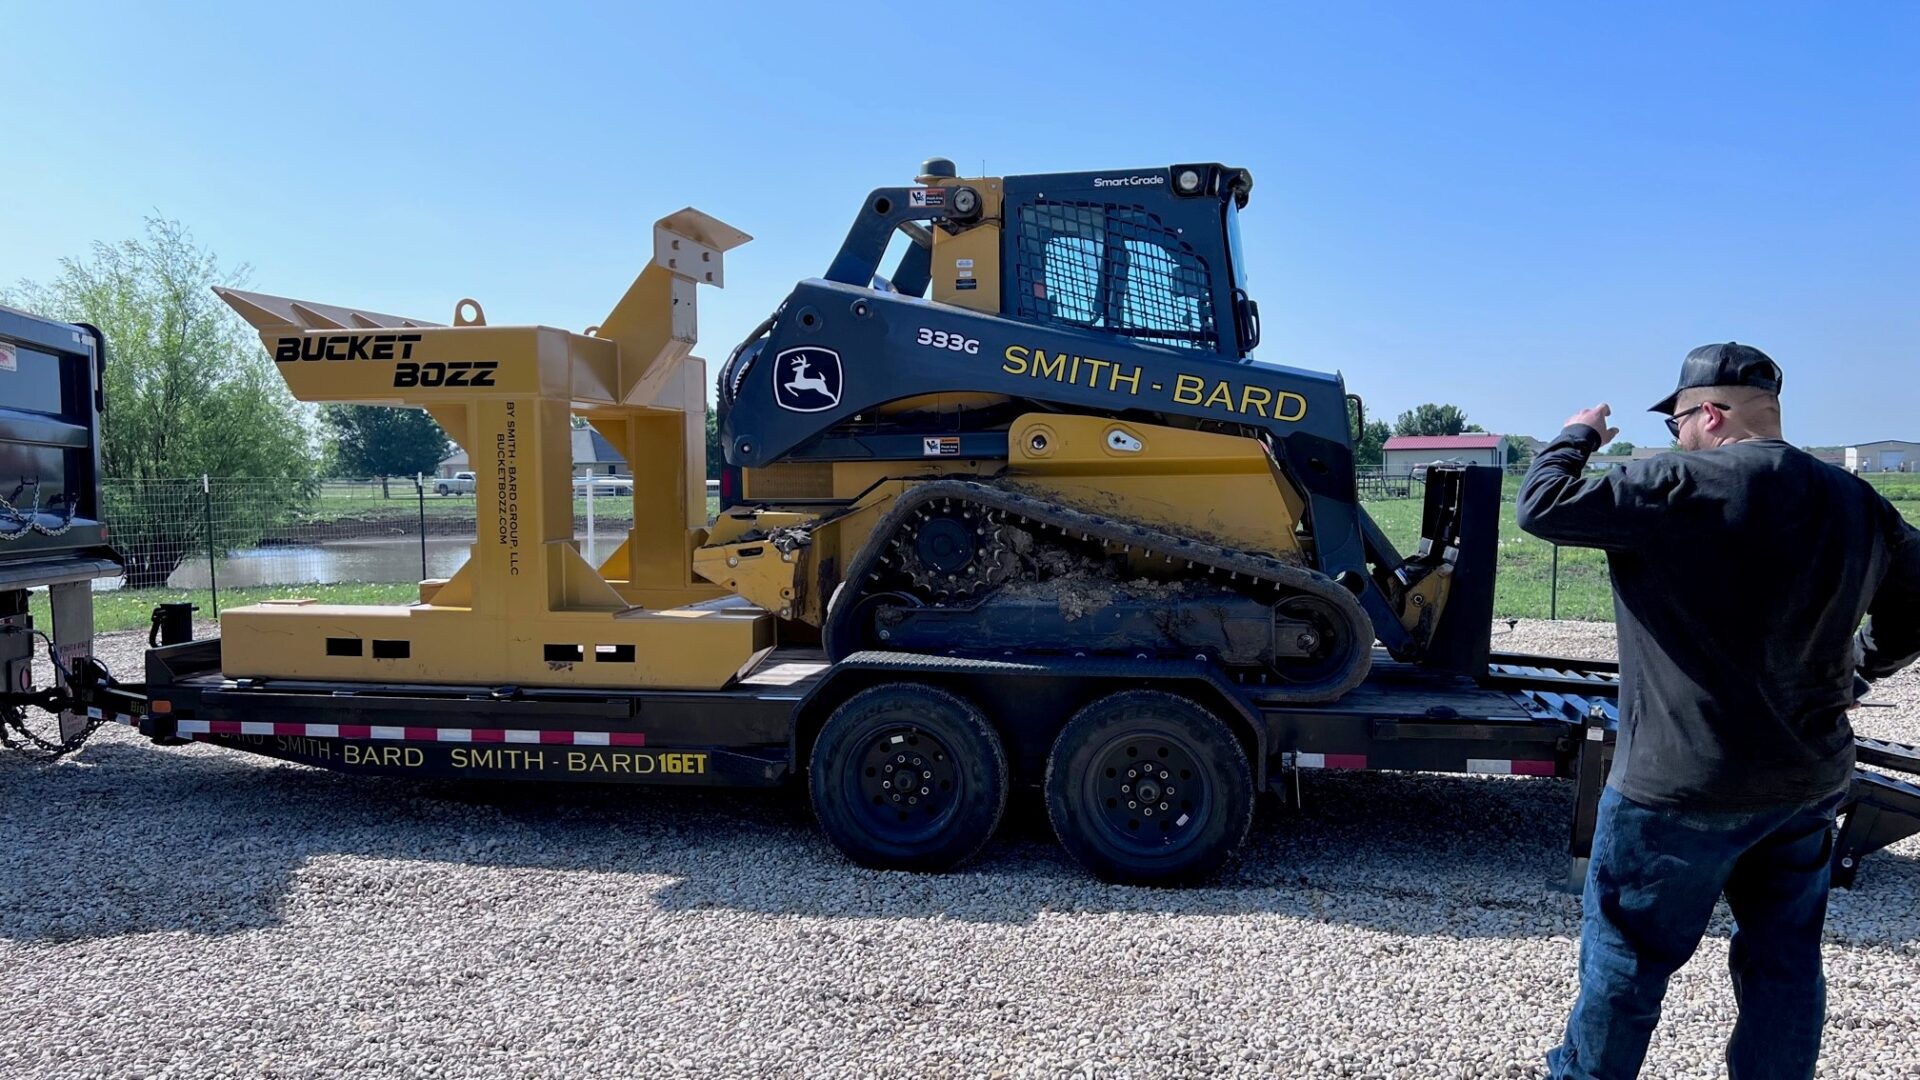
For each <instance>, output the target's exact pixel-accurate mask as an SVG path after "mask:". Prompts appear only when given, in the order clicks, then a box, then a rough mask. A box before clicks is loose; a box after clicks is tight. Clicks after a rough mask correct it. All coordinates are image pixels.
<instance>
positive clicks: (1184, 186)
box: [1173, 169, 1206, 195]
mask: <svg viewBox="0 0 1920 1080" xmlns="http://www.w3.org/2000/svg"><path fill="white" fill-rule="evenodd" d="M1205 179H1206V178H1205V177H1203V176H1201V175H1200V170H1198V169H1181V170H1180V171H1179V172H1177V173H1175V174H1174V177H1173V187H1174V190H1176V191H1178V192H1179V193H1180V194H1182V195H1198V194H1200V184H1201V183H1202V182H1203V181H1204V180H1205Z"/></svg>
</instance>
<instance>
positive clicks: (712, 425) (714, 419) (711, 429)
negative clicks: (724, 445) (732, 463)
mask: <svg viewBox="0 0 1920 1080" xmlns="http://www.w3.org/2000/svg"><path fill="white" fill-rule="evenodd" d="M726 464H727V459H726V458H725V457H723V456H722V455H721V453H720V414H719V412H718V411H717V410H715V409H714V407H713V406H712V405H708V406H707V479H709V480H718V479H720V470H721V469H722V468H724V467H725V466H726Z"/></svg>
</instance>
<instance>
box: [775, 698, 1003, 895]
mask: <svg viewBox="0 0 1920 1080" xmlns="http://www.w3.org/2000/svg"><path fill="white" fill-rule="evenodd" d="M901 776H908V777H910V778H911V779H910V781H909V783H908V785H905V786H900V785H897V783H896V782H897V781H898V780H899V778H900V777H901ZM1007 786H1008V769H1007V753H1006V749H1005V748H1004V747H1003V746H1002V745H1001V743H1000V736H999V734H998V733H997V732H995V731H994V729H993V725H992V724H990V723H988V722H987V718H986V716H985V714H983V713H981V711H980V710H979V709H978V708H976V707H974V706H973V705H972V704H971V703H969V702H967V701H966V700H965V699H963V698H961V697H958V696H957V695H954V694H951V693H948V692H947V691H945V690H941V689H938V688H936V687H932V686H927V685H925V684H922V683H912V682H894V683H884V684H882V685H880V686H874V687H869V688H868V689H866V690H862V691H861V692H859V693H858V694H855V695H854V696H852V697H851V698H848V699H847V700H846V702H845V703H844V704H842V705H841V706H840V707H839V708H837V709H835V710H834V711H833V715H831V716H829V717H828V718H827V722H826V724H825V725H824V726H822V727H821V729H820V735H819V737H818V738H817V739H815V740H814V743H813V752H812V753H811V754H810V755H809V757H808V763H807V788H808V792H809V794H810V795H811V796H812V799H813V813H814V816H815V817H816V818H817V819H818V820H819V822H820V828H821V829H822V830H823V831H824V832H825V833H826V834H827V839H828V840H830V841H831V842H832V843H833V846H834V847H836V848H839V849H840V851H841V853H842V854H844V855H846V857H847V858H849V859H852V860H853V861H854V862H857V863H859V864H860V865H862V866H870V867H873V868H874V869H877V870H916V871H924V872H931V873H938V872H940V871H943V870H948V869H951V868H953V867H954V866H956V865H958V864H960V863H962V862H964V861H966V860H967V859H968V858H969V857H971V856H972V855H973V854H974V853H976V852H978V851H979V850H980V849H981V848H982V847H983V846H985V845H986V842H987V841H988V840H989V839H991V838H992V836H993V832H994V830H995V829H996V828H998V827H999V825H1000V816H1001V814H1002V813H1004V812H1005V810H1006V806H1007Z"/></svg>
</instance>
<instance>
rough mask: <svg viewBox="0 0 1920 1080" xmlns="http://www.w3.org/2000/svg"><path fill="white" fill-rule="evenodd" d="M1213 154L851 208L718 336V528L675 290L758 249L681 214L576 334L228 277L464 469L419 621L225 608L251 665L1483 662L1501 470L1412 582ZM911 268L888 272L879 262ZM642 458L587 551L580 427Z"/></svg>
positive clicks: (463, 669)
mask: <svg viewBox="0 0 1920 1080" xmlns="http://www.w3.org/2000/svg"><path fill="white" fill-rule="evenodd" d="M1251 190H1252V178H1251V177H1250V176H1249V175H1248V174H1247V173H1246V172H1245V171H1244V170H1241V169H1234V168H1229V167H1226V166H1222V165H1217V164H1193V165H1176V166H1173V167H1172V168H1168V169H1136V170H1115V171H1111V172H1088V173H1065V174H1049V175H1041V176H1013V177H1006V178H972V179H961V178H959V177H956V176H955V175H954V169H953V167H952V165H951V163H949V162H946V161H944V160H939V159H936V160H933V161H930V162H928V163H926V165H925V166H923V170H922V173H921V175H920V176H919V177H918V178H917V181H916V183H915V184H913V185H911V186H906V187H898V188H882V189H879V190H877V191H874V192H872V193H871V194H869V195H868V196H867V198H866V199H865V200H864V201H863V202H862V204H861V206H860V209H859V211H858V216H857V218H856V220H855V222H854V224H853V227H852V229H851V230H850V232H849V233H848V235H847V239H846V241H845V243H844V244H843V245H842V246H841V249H840V251H839V253H838V254H837V255H836V256H835V257H834V259H833V261H832V264H831V265H830V266H829V268H828V270H827V273H826V276H825V277H824V278H821V279H814V280H808V281H804V282H802V283H801V284H799V285H798V286H797V287H796V288H795V289H794V290H793V292H792V293H791V294H790V295H789V296H788V297H787V298H786V300H785V301H784V302H783V303H782V304H781V305H780V307H779V309H778V310H777V311H776V312H775V313H774V314H773V315H772V316H771V317H770V318H768V319H767V320H766V322H765V323H764V324H762V325H761V326H760V327H759V328H758V329H756V330H755V331H754V332H753V334H751V335H750V336H749V338H748V339H747V340H746V341H745V342H743V343H742V344H741V345H740V346H739V347H738V348H736V349H734V350H733V352H732V354H731V355H730V356H729V357H728V359H727V361H726V363H725V364H724V365H722V368H721V370H720V372H719V379H718V386H717V396H718V401H719V408H720V410H721V431H722V441H723V446H724V451H725V454H726V458H727V466H726V469H725V472H724V479H723V482H722V492H723V506H724V508H723V510H722V512H721V514H720V516H719V518H718V520H717V521H715V522H713V523H711V524H710V525H709V524H708V523H707V522H706V515H705V512H704V505H703V501H702V496H701V493H702V491H703V484H702V479H703V472H704V469H705V461H704V456H705V454H704V441H703V422H704V409H705V401H704V399H703V388H704V385H705V381H706V376H705V373H704V365H703V364H702V363H701V362H700V361H699V360H698V359H696V358H693V357H692V356H691V355H690V351H691V348H692V345H693V343H694V340H695V336H696V335H695V330H696V326H695V307H694V303H695V295H694V293H695V289H696V288H697V286H698V285H700V284H711V285H716V286H717V285H719V284H721V283H722V280H723V276H722V266H721V260H722V256H723V255H724V253H725V252H726V251H728V250H730V249H731V248H733V247H736V246H738V245H739V244H741V243H744V242H745V240H746V239H747V237H746V235H745V234H743V233H740V232H738V231H737V230H734V229H732V228H730V227H728V226H726V225H724V224H722V223H720V222H719V221H716V220H715V219H713V218H711V217H708V216H706V215H705V214H701V213H700V212H698V211H695V210H684V211H681V212H680V213H678V214H674V215H672V216H670V217H668V218H665V219H662V221H661V222H660V224H659V226H658V228H657V230H656V237H655V240H656V249H657V252H656V256H655V258H654V261H653V263H652V265H650V266H649V267H648V268H647V270H646V271H645V273H643V274H642V275H641V277H640V278H639V280H638V281H636V282H635V283H634V285H633V287H632V289H630V290H629V292H628V293H627V295H626V296H625V298H623V299H622V300H621V302H620V304H619V305H618V306H617V307H616V308H615V309H614V311H613V313H612V314H611V315H609V316H608V318H607V320H606V322H605V323H603V324H602V325H600V326H598V327H595V328H592V329H590V330H589V331H587V332H586V333H583V334H574V333H569V332H567V331H563V330H557V329H553V328H548V327H504V328H503V327H492V326H488V325H486V322H485V319H484V316H483V315H482V314H481V312H480V309H479V306H478V304H476V303H474V302H473V301H471V300H463V301H461V302H460V304H459V305H458V308H457V312H456V318H455V322H454V325H453V326H437V325H432V324H429V323H425V322H422V321H419V320H413V319H405V318H400V317H397V316H389V315H381V314H378V313H372V312H366V311H360V310H355V309H348V308H338V307H333V306H330V305H324V304H315V303H309V302H301V301H294V300H288V299H285V298H281V297H273V296H265V295H261V294H254V293H243V292H238V291H232V290H223V291H222V295H223V296H224V297H225V298H226V299H227V300H228V302H229V303H230V304H232V306H233V307H234V308H235V309H236V310H238V311H239V312H240V313H241V314H242V315H243V316H245V317H246V318H247V319H248V320H250V321H251V322H252V323H253V324H254V325H255V326H256V327H257V328H258V329H259V330H260V331H261V334H262V337H263V339H264V340H265V342H266V344H267V346H268V348H269V349H270V350H271V351H272V353H273V355H274V357H275V359H276V360H277V361H279V365H278V366H279V369H280V371H281V372H282V373H283V374H284V375H285V376H286V378H287V381H288V384H289V386H290V387H291V388H292V389H293V391H294V394H295V396H297V397H299V398H301V399H302V400H306V401H355V402H363V403H376V404H396V405H414V406H420V407H424V408H426V409H427V410H428V411H430V412H431V413H432V414H433V415H434V416H435V417H436V418H437V419H438V420H439V421H440V423H441V425H442V426H443V427H445V428H446V430H447V431H448V433H449V434H450V435H451V436H452V437H453V438H454V439H455V440H456V441H458V442H459V443H460V444H461V445H462V446H463V447H465V448H466V450H467V452H468V455H469V459H470V460H472V461H474V462H476V463H477V466H478V467H477V468H476V472H477V473H479V475H480V477H481V481H480V486H481V491H480V493H479V500H478V501H479V513H480V519H481V520H480V530H479V532H480V536H479V540H478V542H477V543H476V544H475V545H474V548H473V554H472V558H471V559H470V560H469V562H468V563H467V564H466V566H465V567H463V568H462V569H461V570H460V571H459V572H458V573H457V574H455V575H454V577H453V578H451V579H450V580H447V581H429V582H425V583H423V585H422V588H421V598H420V603H419V604H417V605H410V606H406V607H390V608H365V607H324V606H315V605H296V606H284V605H258V606H254V607H249V608H240V609H234V610H232V611H229V612H228V613H227V614H226V615H225V616H224V617H223V619H224V623H225V627H226V636H225V641H226V645H225V647H224V656H223V662H224V665H225V667H226V670H227V671H228V673H229V674H239V675H248V676H257V677H281V678H285V677H316V678H367V677H375V676H377V677H380V678H385V679H393V678H396V677H397V678H405V679H408V680H412V681H417V682H421V683H480V682H488V681H499V680H500V679H510V680H512V681H513V682H515V683H516V684H519V685H549V686H640V687H681V688H689V689H713V688H718V687H721V686H724V685H727V684H728V683H729V682H730V681H731V680H733V679H734V678H736V677H738V676H740V675H741V674H743V673H745V672H747V671H750V670H751V669H752V668H753V667H754V666H755V665H756V664H757V663H758V662H759V661H760V660H761V659H762V658H763V657H764V656H765V655H766V653H767V652H768V651H769V650H771V649H772V648H773V647H774V645H775V643H776V641H779V642H782V643H788V644H814V643H818V644H823V645H824V646H825V649H826V652H827V654H828V655H829V657H830V658H832V659H836V660H837V659H840V658H843V657H845V656H847V655H850V654H852V653H855V652H858V651H860V650H864V649H876V648H877V649H886V650H892V651H897V652H909V653H931V654H940V655H956V656H981V657H1004V656H1027V655H1048V654H1051V655H1067V656H1087V657H1104V658H1134V659H1139V658H1159V657H1186V658H1191V657H1195V656H1201V657H1206V658H1209V659H1210V660H1212V661H1214V662H1217V663H1219V664H1220V665H1222V666H1223V667H1224V668H1226V669H1227V670H1229V671H1231V672H1233V673H1234V674H1235V675H1236V677H1240V678H1252V679H1255V680H1257V682H1258V683H1259V684H1261V685H1269V686H1272V687H1273V688H1274V692H1275V693H1276V694H1279V695H1281V696H1284V697H1286V698H1288V699H1289V700H1296V701H1328V700H1333V699H1335V698H1338V697H1339V696H1340V695H1341V694H1343V693H1344V692H1346V691H1347V690H1349V689H1351V688H1352V687H1354V686H1356V685H1358V684H1359V683H1360V682H1361V680H1362V679H1364V678H1365V676H1366V673H1367V670H1368V666H1369V663H1370V657H1371V655H1372V650H1373V645H1374V642H1375V640H1376V639H1378V641H1380V642H1381V643H1382V644H1384V645H1385V646H1386V647H1387V648H1388V649H1389V650H1390V651H1391V652H1392V654H1393V655H1394V656H1395V657H1396V658H1399V659H1405V660H1414V661H1417V662H1420V663H1424V664H1428V665H1431V666H1436V667H1441V668H1445V669H1449V670H1455V671H1460V672H1464V673H1468V674H1477V673H1480V672H1483V671H1484V670H1485V665H1486V656H1487V626H1488V618H1489V616H1490V614H1491V610H1492V593H1493V574H1492V559H1493V551H1494V544H1495V523H1494V514H1495V511H1496V504H1497V498H1498V490H1497V477H1495V476H1492V475H1490V474H1485V473H1480V474H1476V473H1474V472H1472V471H1471V470H1451V471H1449V470H1445V469H1435V470H1434V471H1433V472H1432V473H1431V474H1430V476H1429V478H1428V480H1429V482H1428V493H1427V508H1426V511H1427V512H1426V523H1425V535H1424V539H1423V540H1422V541H1421V544H1420V548H1419V550H1418V551H1417V552H1416V553H1414V554H1413V555H1412V556H1411V557H1408V558H1402V557H1401V556H1400V555H1399V554H1398V553H1397V552H1395V551H1394V549H1393V547H1392V545H1391V544H1390V543H1389V542H1388V541H1387V539H1386V538H1385V537H1384V536H1383V535H1382V534H1381V532H1380V530H1379V529H1378V528H1376V527H1375V526H1374V525H1373V523H1372V522H1371V521H1370V520H1369V519H1368V517H1367V515H1366V513H1365V512H1364V511H1363V510H1362V508H1361V507H1360V505H1359V503H1358V501H1357V496H1356V490H1355V482H1354V465H1353V452H1352V436H1351V429H1350V420H1351V418H1352V417H1353V416H1357V415H1358V413H1359V408H1358V401H1357V399H1351V400H1352V401H1353V404H1354V408H1353V409H1352V411H1351V412H1350V409H1349V401H1350V399H1349V397H1348V395H1346V393H1345V389H1344V386H1343V384H1342V381H1341V379H1340V377H1339V376H1337V375H1323V374H1318V373H1314V372H1310V371H1303V370H1299V369H1295V368H1289V367H1281V366H1278V365H1274V364H1266V363H1261V362H1258V361H1255V360H1253V359H1252V358H1251V355H1250V354H1251V353H1252V351H1253V349H1254V347H1255V346H1256V345H1257V344H1258V342H1259V328H1260V320H1259V311H1258V308H1257V306H1256V305H1255V303H1254V302H1253V300H1252V299H1251V298H1249V296H1248V295H1247V291H1246V279H1245V266H1244V261H1243V256H1242V253H1241V251H1240V246H1239V242H1238V237H1239V229H1238V223H1237V222H1238V216H1239V214H1240V212H1241V211H1242V210H1243V209H1244V208H1245V207H1246V205H1247V200H1248V195H1249V193H1250V192H1251ZM896 235H900V236H904V237H905V238H906V243H905V244H904V254H903V255H902V256H901V257H900V258H899V260H898V264H897V265H896V266H894V267H892V268H891V271H890V273H889V274H887V275H885V276H883V275H882V274H881V271H882V266H881V262H882V260H883V259H884V258H885V256H886V254H887V252H888V249H889V243H890V241H891V240H892V239H893V238H894V237H895V236H896ZM576 414H577V415H582V416H585V417H586V419H587V420H588V421H589V422H591V423H592V424H593V425H594V426H595V427H596V428H597V429H598V430H600V431H601V432H602V434H604V435H606V437H607V438H608V439H609V440H611V441H612V442H613V443H614V445H615V446H617V447H619V448H620V449H621V451H622V453H623V454H624V455H625V457H626V460H627V461H628V462H629V463H630V464H631V465H632V466H633V469H634V476H635V484H634V495H633V498H634V504H635V505H634V511H635V512H634V522H635V524H634V529H633V533H632V535H631V536H630V537H629V539H628V542H627V543H626V545H624V546H623V547H622V548H621V549H620V550H619V551H617V552H616V553H615V554H614V555H613V556H612V557H611V558H609V559H608V560H606V561H605V562H604V563H603V564H602V565H600V566H598V567H595V566H591V565H589V564H587V563H586V561H585V560H584V559H583V558H582V557H581V555H580V553H579V550H578V547H577V545H576V544H575V542H574V540H573V535H572V507H571V501H570V499H569V492H570V487H569V479H568V472H569V468H570V466H569V463H568V454H567V449H566V446H567V442H566V440H567V429H568V422H569V417H570V416H571V415H576Z"/></svg>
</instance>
